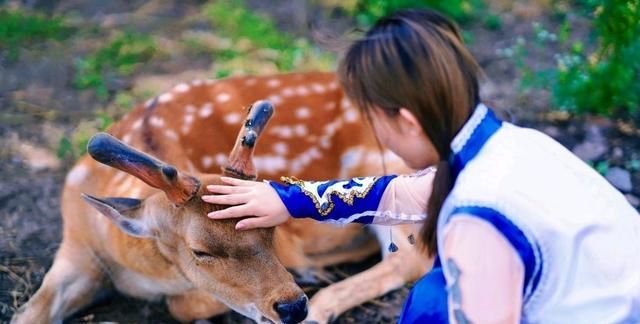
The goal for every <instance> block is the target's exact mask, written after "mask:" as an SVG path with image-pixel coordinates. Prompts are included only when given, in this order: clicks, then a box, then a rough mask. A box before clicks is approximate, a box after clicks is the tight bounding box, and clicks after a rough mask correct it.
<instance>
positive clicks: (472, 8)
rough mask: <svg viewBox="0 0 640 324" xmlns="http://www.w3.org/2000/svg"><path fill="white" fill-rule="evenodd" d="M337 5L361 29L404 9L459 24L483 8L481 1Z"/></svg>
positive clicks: (382, 0) (361, 0)
mask: <svg viewBox="0 0 640 324" xmlns="http://www.w3.org/2000/svg"><path fill="white" fill-rule="evenodd" d="M339 5H341V6H342V8H343V9H345V10H346V11H347V12H348V13H349V14H350V15H352V16H354V17H355V18H356V21H357V23H358V25H360V26H361V27H367V26H371V25H372V24H373V23H375V22H376V21H377V20H378V19H379V18H381V17H384V16H386V15H389V14H391V13H393V12H395V11H397V10H399V9H404V8H431V9H435V10H437V11H439V12H441V13H443V14H445V15H447V16H449V17H450V18H452V19H454V20H456V21H458V22H461V23H464V22H467V21H469V20H470V19H471V18H472V17H473V16H474V15H475V14H477V12H478V11H479V10H480V9H481V8H483V2H482V0H450V1H439V0H418V1H415V0H357V1H356V2H353V3H349V2H343V3H341V4H339ZM495 17H496V16H494V18H495ZM489 23H490V24H491V23H493V25H492V27H497V24H499V21H496V20H495V19H494V20H493V21H491V22H489Z"/></svg>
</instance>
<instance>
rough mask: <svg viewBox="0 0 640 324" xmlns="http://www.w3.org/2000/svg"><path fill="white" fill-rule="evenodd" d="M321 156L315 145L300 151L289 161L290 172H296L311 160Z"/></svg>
mask: <svg viewBox="0 0 640 324" xmlns="http://www.w3.org/2000/svg"><path fill="white" fill-rule="evenodd" d="M321 157H322V154H321V153H320V150H319V149H318V148H317V147H311V148H309V149H308V150H306V151H305V152H302V153H301V154H300V155H298V156H297V157H296V158H295V159H294V160H292V161H291V163H290V168H289V169H290V170H291V173H293V174H296V173H299V172H301V171H302V170H304V168H306V167H307V166H308V165H309V164H311V162H313V160H315V159H319V158H321Z"/></svg>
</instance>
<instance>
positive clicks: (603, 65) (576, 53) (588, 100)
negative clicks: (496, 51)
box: [500, 0, 640, 119]
mask: <svg viewBox="0 0 640 324" xmlns="http://www.w3.org/2000/svg"><path fill="white" fill-rule="evenodd" d="M582 4H583V6H586V8H587V10H590V12H591V14H592V16H593V17H594V19H593V27H592V33H593V37H592V39H593V43H589V44H587V45H585V44H584V43H583V42H581V41H571V27H570V25H569V23H567V22H565V23H563V24H561V25H560V26H559V28H558V30H557V35H556V34H554V33H551V32H549V31H547V30H545V29H544V28H543V27H542V26H541V25H540V24H534V26H533V30H534V33H535V39H534V46H535V47H534V48H538V54H540V53H544V51H548V47H550V46H549V45H555V46H557V47H559V48H560V52H559V53H558V54H556V55H555V58H556V65H555V66H554V68H552V69H549V68H546V69H545V68H540V67H531V66H528V65H527V64H526V62H525V59H526V58H527V57H528V56H530V55H531V54H532V53H531V52H529V51H528V50H527V48H528V47H527V46H526V42H524V40H523V39H522V38H520V39H519V40H518V41H517V42H516V44H515V45H514V46H513V47H511V48H507V49H504V50H501V51H500V54H502V55H504V56H507V57H511V58H513V60H514V62H515V64H516V67H517V69H518V70H519V71H520V73H521V87H522V89H524V90H526V89H528V88H531V87H539V88H548V89H550V90H551V93H552V98H553V103H554V105H555V106H557V107H559V108H560V109H562V110H566V111H570V112H575V113H596V114H601V115H605V116H612V117H623V118H628V119H633V118H638V117H639V116H638V114H639V113H640V109H639V108H640V0H586V1H582ZM552 43H554V44H552ZM586 48H593V50H586Z"/></svg>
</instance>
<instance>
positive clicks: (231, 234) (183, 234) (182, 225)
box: [83, 101, 307, 323]
mask: <svg viewBox="0 0 640 324" xmlns="http://www.w3.org/2000/svg"><path fill="white" fill-rule="evenodd" d="M272 113H273V107H272V105H271V104H270V103H268V102H266V101H259V102H256V103H255V104H254V105H253V106H252V108H250V112H249V116H248V117H247V119H246V121H245V124H244V126H243V128H242V130H241V131H240V134H239V136H238V140H237V141H236V145H235V147H234V149H233V150H232V152H231V154H230V159H229V162H228V164H227V166H226V167H225V168H223V172H224V173H225V174H227V175H230V176H235V177H242V178H245V179H246V178H249V179H255V178H256V176H257V175H256V172H255V168H254V167H253V162H252V154H253V148H254V146H255V143H256V140H257V138H258V136H259V134H260V132H261V131H262V129H263V128H264V126H265V125H266V123H267V121H268V120H269V118H270V117H271V114H272ZM88 151H89V154H90V155H91V156H92V157H93V158H94V159H95V160H97V161H99V162H101V163H103V164H106V165H108V166H111V167H114V168H117V169H120V170H122V171H124V172H127V173H129V174H131V175H133V176H135V177H137V178H139V179H140V180H142V181H144V182H145V183H147V184H148V185H150V186H152V187H154V188H157V189H160V192H157V193H155V194H153V195H151V196H149V197H147V198H146V199H143V200H139V199H131V198H96V197H92V196H89V195H86V194H83V198H84V199H85V200H86V201H87V202H88V203H89V204H90V205H91V206H93V207H94V208H95V209H96V210H98V211H99V212H100V213H102V214H103V215H105V216H107V217H108V218H109V219H110V220H111V221H112V222H113V223H114V224H115V225H117V226H118V227H119V228H120V230H122V231H123V232H125V233H127V234H129V235H131V236H134V237H137V238H140V239H145V240H152V241H153V244H155V246H156V247H157V250H158V251H159V253H161V254H162V255H163V256H164V258H166V259H167V260H169V261H170V262H172V263H173V264H175V265H177V266H178V267H179V268H180V269H181V272H182V273H183V274H184V276H185V277H186V279H187V280H189V281H190V282H191V283H192V284H193V286H194V288H197V289H202V290H205V291H208V292H210V293H211V294H212V295H214V296H215V297H217V298H218V299H219V300H221V301H222V302H224V303H225V304H226V305H228V306H229V307H230V308H232V309H234V310H236V311H237V312H239V313H241V314H243V315H245V316H247V317H250V318H253V319H254V320H256V321H258V322H269V321H272V322H284V323H297V322H300V321H302V320H303V319H304V318H305V317H306V314H307V297H306V296H305V295H304V293H303V292H302V290H301V289H300V288H299V287H298V286H297V285H296V284H295V283H294V281H293V277H292V276H291V275H290V274H289V273H288V272H287V271H286V270H285V269H284V267H283V266H282V264H281V263H280V262H279V261H278V259H277V257H276V255H275V252H274V248H273V246H272V238H273V229H258V230H251V231H236V230H235V229H234V227H235V223H236V222H237V220H224V221H220V220H211V219H209V218H208V217H207V216H206V214H207V213H208V212H210V211H213V210H216V209H220V208H222V207H221V206H215V205H210V204H207V203H204V202H202V200H201V199H200V197H201V196H202V195H203V194H205V192H204V189H203V187H204V186H202V185H201V184H202V183H206V184H213V183H221V181H220V176H219V175H215V174H201V175H197V176H196V175H188V174H185V173H184V172H181V171H180V170H177V169H176V168H175V167H173V166H170V165H167V164H166V163H163V162H162V161H159V160H157V159H155V158H153V157H151V156H149V155H147V154H144V153H142V152H139V151H136V150H135V149H133V148H131V147H129V146H127V145H125V144H124V143H122V142H120V141H118V140H117V139H116V138H114V137H112V136H110V135H108V134H104V133H101V134H97V135H95V136H94V137H93V138H92V139H91V140H90V141H89V145H88Z"/></svg>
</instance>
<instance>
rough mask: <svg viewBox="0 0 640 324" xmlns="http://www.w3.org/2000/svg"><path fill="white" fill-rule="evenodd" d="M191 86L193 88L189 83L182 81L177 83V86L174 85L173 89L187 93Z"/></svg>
mask: <svg viewBox="0 0 640 324" xmlns="http://www.w3.org/2000/svg"><path fill="white" fill-rule="evenodd" d="M189 88H191V87H190V86H189V85H188V84H186V83H180V84H178V85H176V86H175V87H173V91H175V92H178V93H185V92H187V91H189Z"/></svg>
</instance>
